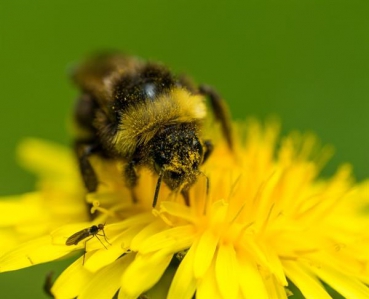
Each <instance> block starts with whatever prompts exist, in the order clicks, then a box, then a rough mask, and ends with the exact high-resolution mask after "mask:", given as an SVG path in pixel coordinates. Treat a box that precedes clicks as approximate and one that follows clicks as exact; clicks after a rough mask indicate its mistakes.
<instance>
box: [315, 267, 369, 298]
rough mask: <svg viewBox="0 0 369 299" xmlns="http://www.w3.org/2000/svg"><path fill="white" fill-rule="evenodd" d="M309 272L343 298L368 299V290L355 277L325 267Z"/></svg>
mask: <svg viewBox="0 0 369 299" xmlns="http://www.w3.org/2000/svg"><path fill="white" fill-rule="evenodd" d="M311 270H312V271H314V273H315V274H316V275H318V276H319V278H320V279H322V280H323V281H324V282H326V283H327V284H329V285H330V286H332V287H333V288H334V289H335V290H336V291H337V292H339V293H340V294H341V295H342V296H344V297H345V298H355V299H360V298H363V299H364V298H369V288H368V287H367V286H366V285H365V284H363V283H362V282H360V281H359V280H358V279H357V278H355V277H352V276H350V275H347V274H346V273H342V272H340V271H338V270H336V269H334V268H333V267H331V266H327V265H322V266H321V267H319V268H313V267H311Z"/></svg>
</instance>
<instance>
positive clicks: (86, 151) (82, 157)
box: [75, 141, 98, 192]
mask: <svg viewBox="0 0 369 299" xmlns="http://www.w3.org/2000/svg"><path fill="white" fill-rule="evenodd" d="M75 149H76V152H77V157H78V162H79V168H80V170H81V174H82V179H83V181H84V183H85V186H86V188H87V191H88V192H94V191H96V189H97V186H98V180H97V176H96V173H95V171H94V169H93V167H92V165H91V163H90V161H89V157H90V155H91V154H93V153H94V152H96V146H95V145H92V144H88V143H84V142H82V141H77V142H76V144H75Z"/></svg>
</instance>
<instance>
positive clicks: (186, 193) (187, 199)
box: [181, 189, 190, 207]
mask: <svg viewBox="0 0 369 299" xmlns="http://www.w3.org/2000/svg"><path fill="white" fill-rule="evenodd" d="M181 194H182V196H183V199H184V201H185V204H186V206H188V207H189V206H190V193H189V190H188V189H186V190H182V191H181Z"/></svg>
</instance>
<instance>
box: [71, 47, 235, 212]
mask: <svg viewBox="0 0 369 299" xmlns="http://www.w3.org/2000/svg"><path fill="white" fill-rule="evenodd" d="M73 80H74V82H75V83H76V85H77V86H78V88H79V89H80V91H81V95H80V97H79V99H78V101H77V105H76V111H75V119H76V123H77V125H78V127H79V128H80V129H81V132H84V133H83V134H80V135H79V136H77V138H76V140H75V148H76V153H77V157H78V160H79V166H80V170H81V174H82V177H83V180H84V183H85V185H86V188H87V190H88V192H93V191H95V190H96V189H97V187H98V183H99V182H98V179H97V176H96V173H95V171H94V169H93V167H92V165H91V163H90V161H89V157H90V156H91V155H93V154H97V155H100V156H101V157H103V158H106V159H116V160H121V161H124V162H125V168H124V171H123V172H124V173H123V178H124V180H125V183H126V185H127V187H128V188H130V189H131V191H132V195H133V198H134V199H135V197H134V192H133V189H134V187H135V186H136V184H137V182H138V178H139V177H138V169H139V168H140V167H148V168H149V169H150V170H151V171H152V172H153V173H154V174H157V176H158V181H157V185H156V190H155V194H154V199H153V207H155V205H156V201H157V198H158V194H159V190H160V185H161V183H162V181H163V182H164V183H165V184H166V185H167V186H168V187H169V188H170V189H171V190H173V191H177V192H181V193H182V194H183V196H184V199H185V201H186V203H187V204H189V198H188V190H189V188H190V187H191V185H193V183H194V182H195V181H196V179H197V178H198V176H199V175H200V173H201V172H200V170H199V168H200V166H201V165H202V164H203V163H204V162H205V161H206V160H207V158H208V157H209V155H210V153H211V151H212V149H213V145H212V143H211V141H210V140H203V139H202V134H201V129H202V127H203V124H204V121H205V119H206V117H207V105H206V98H208V99H209V102H210V105H209V106H210V107H211V109H212V111H213V113H214V116H215V119H216V120H217V121H219V122H220V124H221V129H222V132H223V135H224V137H225V139H226V141H227V143H228V146H229V148H230V149H231V150H232V149H233V142H232V133H231V123H230V117H229V112H228V109H227V106H226V104H225V103H224V102H223V100H222V99H221V97H220V96H219V95H218V94H217V93H216V92H215V91H214V90H213V89H212V88H210V87H209V86H205V85H204V86H199V87H196V86H194V85H193V84H192V83H191V82H190V80H188V79H187V78H185V77H181V76H175V75H173V74H172V73H171V72H170V71H169V69H168V68H166V67H165V66H163V65H161V64H159V63H153V62H145V61H142V60H140V59H139V58H135V57H129V56H125V55H122V54H120V53H106V54H100V55H97V56H94V57H92V58H90V59H89V60H87V61H86V62H84V63H83V64H81V65H80V66H78V67H77V68H76V69H75V70H74V73H73Z"/></svg>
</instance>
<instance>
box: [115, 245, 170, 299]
mask: <svg viewBox="0 0 369 299" xmlns="http://www.w3.org/2000/svg"><path fill="white" fill-rule="evenodd" d="M171 259H172V255H167V254H165V255H163V252H156V253H154V254H147V255H137V256H136V258H135V260H134V261H133V262H132V263H131V264H130V265H129V266H128V268H127V270H126V271H125V272H124V274H123V276H122V287H121V289H120V293H122V294H120V296H121V297H122V298H125V296H127V298H137V297H138V296H139V295H140V294H141V293H143V292H144V291H146V290H148V289H150V288H151V287H152V286H153V285H154V284H155V283H157V282H158V281H159V279H160V277H161V276H162V275H163V273H164V271H165V269H166V268H167V267H168V265H169V263H170V261H171ZM119 298H120V297H119Z"/></svg>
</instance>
